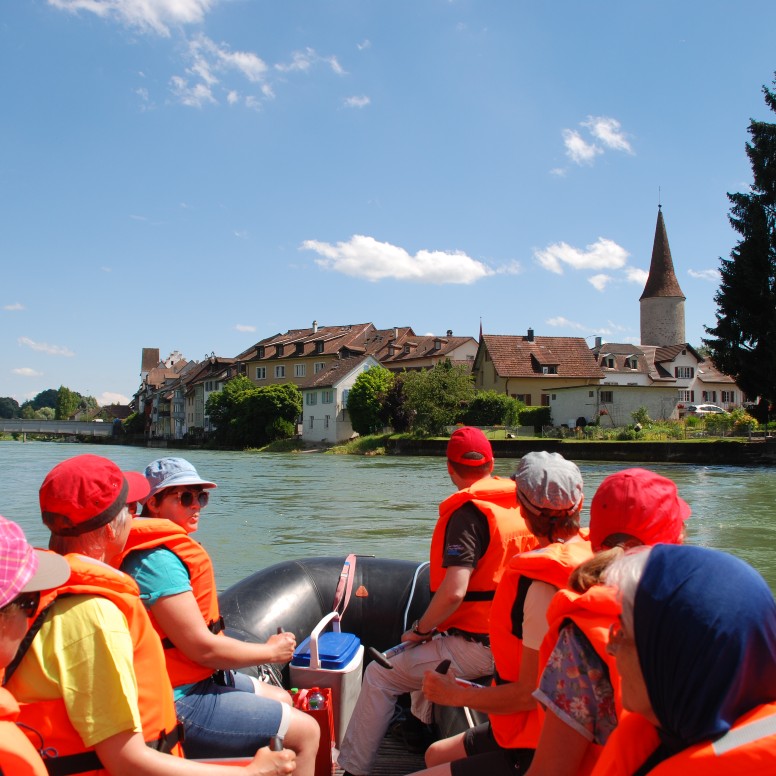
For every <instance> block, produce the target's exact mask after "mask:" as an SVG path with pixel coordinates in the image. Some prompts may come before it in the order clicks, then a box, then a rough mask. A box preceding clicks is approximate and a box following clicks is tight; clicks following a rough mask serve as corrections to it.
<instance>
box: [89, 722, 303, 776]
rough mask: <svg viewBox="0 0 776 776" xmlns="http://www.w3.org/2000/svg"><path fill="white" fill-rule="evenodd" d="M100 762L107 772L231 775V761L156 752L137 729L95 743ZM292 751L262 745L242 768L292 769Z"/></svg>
mask: <svg viewBox="0 0 776 776" xmlns="http://www.w3.org/2000/svg"><path fill="white" fill-rule="evenodd" d="M94 748H95V751H96V752H97V756H98V757H99V758H100V762H102V764H103V765H104V766H105V769H106V770H107V771H108V773H109V774H110V776H235V774H236V773H238V771H236V770H235V768H234V767H233V766H231V765H209V764H207V763H201V762H194V761H193V760H184V759H183V758H182V757H173V756H171V755H169V754H164V753H163V752H158V751H156V750H155V749H151V747H149V746H146V743H145V741H143V736H142V735H141V734H140V733H132V732H131V731H126V732H124V733H117V734H116V735H114V736H111V737H110V738H107V739H105V740H104V741H101V742H100V743H98V744H96V745H95V747H94ZM295 769H296V755H295V754H294V752H292V751H291V750H290V749H283V751H281V752H271V751H270V750H269V749H268V748H267V747H263V748H262V749H259V751H258V752H256V755H255V757H254V758H253V760H252V761H251V762H250V763H248V764H247V765H245V766H244V767H243V768H242V771H241V772H242V773H245V774H249V776H274V775H275V774H282V773H293V772H294V770H295Z"/></svg>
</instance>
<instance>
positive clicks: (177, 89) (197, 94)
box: [170, 75, 217, 108]
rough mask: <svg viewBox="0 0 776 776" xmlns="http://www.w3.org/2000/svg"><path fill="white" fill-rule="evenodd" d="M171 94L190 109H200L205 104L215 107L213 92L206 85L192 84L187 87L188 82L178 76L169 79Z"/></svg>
mask: <svg viewBox="0 0 776 776" xmlns="http://www.w3.org/2000/svg"><path fill="white" fill-rule="evenodd" d="M170 87H171V89H172V93H173V94H174V95H175V96H176V97H177V98H178V100H179V101H180V102H181V103H182V104H183V105H187V106H188V107H190V108H201V107H202V106H203V105H205V104H206V103H209V104H213V105H215V104H216V103H217V100H216V98H215V97H213V92H212V91H211V89H210V87H209V86H207V85H206V84H194V85H193V86H189V82H188V81H187V80H186V79H185V78H181V77H180V76H179V75H174V76H173V77H172V78H171V79H170Z"/></svg>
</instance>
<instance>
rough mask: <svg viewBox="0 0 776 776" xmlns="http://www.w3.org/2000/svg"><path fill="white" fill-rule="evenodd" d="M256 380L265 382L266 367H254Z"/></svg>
mask: <svg viewBox="0 0 776 776" xmlns="http://www.w3.org/2000/svg"><path fill="white" fill-rule="evenodd" d="M256 379H257V380H266V379H267V367H266V366H257V367H256Z"/></svg>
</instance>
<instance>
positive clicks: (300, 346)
mask: <svg viewBox="0 0 776 776" xmlns="http://www.w3.org/2000/svg"><path fill="white" fill-rule="evenodd" d="M302 353H304V342H297V343H296V354H297V355H298V356H301V355H302Z"/></svg>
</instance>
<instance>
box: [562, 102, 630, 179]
mask: <svg viewBox="0 0 776 776" xmlns="http://www.w3.org/2000/svg"><path fill="white" fill-rule="evenodd" d="M579 126H580V127H584V128H585V129H586V130H587V131H588V132H589V133H590V135H591V136H592V138H593V140H592V141H588V140H586V139H585V138H584V137H582V135H581V134H580V133H579V132H578V131H577V130H576V129H564V130H563V131H562V135H563V145H564V146H565V147H566V156H568V157H569V159H571V161H572V162H574V164H592V163H593V161H594V160H595V158H596V156H600V155H601V154H602V153H604V150H611V151H623V152H624V153H628V154H632V153H633V148H632V147H631V144H630V143H629V142H628V139H627V135H626V134H625V132H623V131H622V127H621V125H620V122H619V121H617V119H613V118H612V117H611V116H588V117H587V120H586V121H581V122H580V123H579ZM599 143H600V144H601V145H599ZM601 146H603V148H602V147H601ZM552 173H553V174H554V175H557V174H558V173H559V170H558V168H556V169H555V170H552Z"/></svg>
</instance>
